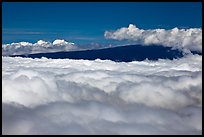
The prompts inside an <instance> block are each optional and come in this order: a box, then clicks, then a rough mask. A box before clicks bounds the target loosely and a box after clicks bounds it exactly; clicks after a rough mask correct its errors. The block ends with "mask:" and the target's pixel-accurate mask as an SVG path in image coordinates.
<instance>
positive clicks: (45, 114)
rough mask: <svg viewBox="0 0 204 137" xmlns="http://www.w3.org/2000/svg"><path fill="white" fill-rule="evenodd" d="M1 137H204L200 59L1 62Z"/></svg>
mask: <svg viewBox="0 0 204 137" xmlns="http://www.w3.org/2000/svg"><path fill="white" fill-rule="evenodd" d="M2 85H3V87H2V107H3V109H2V133H3V134H202V56H200V55H187V56H185V57H183V58H180V59H174V60H164V59H159V60H158V61H149V60H145V61H141V62H139V61H133V62H129V63H126V62H114V61H110V60H100V59H96V60H93V61H89V60H71V59H47V58H41V59H31V58H20V57H15V58H14V57H13V58H12V57H2Z"/></svg>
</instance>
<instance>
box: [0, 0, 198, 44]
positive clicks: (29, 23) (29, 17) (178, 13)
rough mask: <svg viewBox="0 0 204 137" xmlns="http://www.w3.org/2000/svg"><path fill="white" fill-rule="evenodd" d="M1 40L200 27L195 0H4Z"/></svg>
mask: <svg viewBox="0 0 204 137" xmlns="http://www.w3.org/2000/svg"><path fill="white" fill-rule="evenodd" d="M2 6H3V7H2V12H3V13H2V16H3V17H2V27H3V31H2V33H3V43H11V42H20V41H28V42H33V43H34V42H36V41H38V40H40V39H42V40H45V41H53V40H55V39H65V40H66V41H71V42H74V43H76V44H87V43H91V42H97V43H106V42H111V40H106V39H105V38H104V32H105V31H106V30H116V29H118V28H121V27H127V26H128V25H129V24H130V23H132V24H135V25H136V26H137V27H139V28H142V29H154V28H164V29H171V28H174V27H180V28H189V27H190V28H191V27H199V28H200V27H202V3H201V2H200V3H198V2H194V3H192V2H186V3H179V2H175V3H173V2H171V3H168V2H163V3H162V2H152V3H151V2H143V3H142V2H95V3H93V2H85V3H82V2H75V3H74V2H59V3H57V2H3V3H2Z"/></svg>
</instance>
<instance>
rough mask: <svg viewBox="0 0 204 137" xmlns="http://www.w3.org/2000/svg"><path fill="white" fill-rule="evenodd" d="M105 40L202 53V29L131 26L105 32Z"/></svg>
mask: <svg viewBox="0 0 204 137" xmlns="http://www.w3.org/2000/svg"><path fill="white" fill-rule="evenodd" d="M104 36H105V38H107V39H115V40H130V41H135V42H136V43H138V44H142V45H151V44H155V45H162V46H167V47H173V48H176V49H180V50H183V51H184V52H190V51H198V52H202V29H201V28H190V29H178V28H173V29H170V30H165V29H149V30H144V29H139V28H137V27H136V26H135V25H133V24H130V25H129V27H127V28H126V27H123V28H120V29H118V30H116V31H113V32H111V31H105V33H104Z"/></svg>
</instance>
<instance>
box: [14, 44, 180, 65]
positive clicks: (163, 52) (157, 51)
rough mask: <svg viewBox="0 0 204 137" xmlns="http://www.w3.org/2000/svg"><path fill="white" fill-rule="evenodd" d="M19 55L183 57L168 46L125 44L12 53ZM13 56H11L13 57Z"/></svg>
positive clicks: (117, 58) (126, 59) (130, 58)
mask: <svg viewBox="0 0 204 137" xmlns="http://www.w3.org/2000/svg"><path fill="white" fill-rule="evenodd" d="M14 56H20V57H30V58H41V57H47V58H53V59H65V58H69V59H87V60H95V59H102V60H104V59H108V60H113V61H124V62H130V61H134V60H137V61H142V60H145V59H149V60H158V59H171V60H172V59H173V58H180V57H183V53H182V52H181V51H179V50H173V49H171V48H170V47H164V46H159V45H150V46H142V45H127V46H120V47H112V48H105V49H95V50H83V51H69V52H54V53H36V54H28V55H14ZM14 56H13V57H14Z"/></svg>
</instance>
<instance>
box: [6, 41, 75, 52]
mask: <svg viewBox="0 0 204 137" xmlns="http://www.w3.org/2000/svg"><path fill="white" fill-rule="evenodd" d="M76 49H77V46H76V45H75V44H74V43H72V42H67V41H65V40H59V39H56V40H55V41H53V43H51V42H46V41H43V40H39V41H37V43H34V44H33V43H29V42H19V43H11V44H3V45H2V55H21V54H32V53H47V52H57V51H70V50H76Z"/></svg>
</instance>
